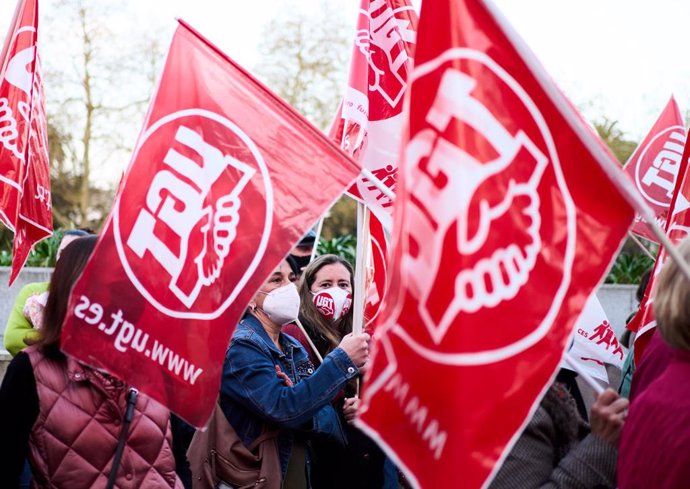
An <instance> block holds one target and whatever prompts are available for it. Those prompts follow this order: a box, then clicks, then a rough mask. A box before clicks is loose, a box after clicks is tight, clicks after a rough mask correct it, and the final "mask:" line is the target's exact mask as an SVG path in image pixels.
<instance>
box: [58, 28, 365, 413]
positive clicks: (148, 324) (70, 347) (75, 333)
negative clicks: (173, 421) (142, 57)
mask: <svg viewBox="0 0 690 489" xmlns="http://www.w3.org/2000/svg"><path fill="white" fill-rule="evenodd" d="M180 23H181V25H180V26H178V29H177V31H176V33H175V35H174V37H173V41H172V44H171V46H170V50H169V53H168V57H167V60H166V64H165V67H164V69H163V73H162V75H161V79H160V81H159V85H158V88H157V90H156V92H155V94H154V96H153V99H152V102H151V105H150V107H149V111H148V114H147V116H146V119H145V122H144V127H143V129H142V132H141V134H140V136H139V140H138V142H137V146H136V149H135V151H134V154H133V157H132V161H131V163H130V165H129V168H128V169H127V172H126V174H125V177H124V179H123V181H122V183H121V185H120V189H119V191H118V195H117V199H116V202H115V204H114V206H113V209H112V212H111V214H110V216H109V217H108V220H107V222H106V225H105V229H104V231H103V233H102V235H101V237H100V238H99V241H98V244H97V246H96V249H95V251H94V254H93V256H92V257H91V259H90V260H89V262H88V263H87V265H86V268H85V270H84V272H83V274H82V276H81V277H80V278H79V280H78V281H77V283H76V285H75V287H74V289H73V292H72V295H71V298H70V303H69V307H68V312H67V318H66V320H65V324H64V326H63V337H62V347H63V349H64V350H65V351H66V352H67V353H69V354H71V355H74V356H75V357H77V358H79V359H80V360H82V361H84V362H86V363H89V364H91V365H93V366H95V367H97V368H103V369H105V370H107V371H109V372H111V373H112V374H114V375H116V376H117V377H120V378H122V379H124V380H126V381H127V382H128V383H130V384H132V385H134V386H135V387H137V388H139V389H140V390H142V391H143V392H145V393H146V394H148V395H149V396H151V397H153V398H154V399H156V400H158V401H159V402H161V403H163V404H165V405H166V406H168V407H169V408H170V409H171V410H173V411H174V412H176V413H178V414H179V415H180V416H181V417H183V418H184V419H186V420H187V421H189V422H190V423H192V424H194V425H195V426H203V425H204V424H205V422H206V420H207V419H208V417H209V415H210V414H211V412H212V410H213V405H214V403H215V400H216V399H217V396H218V388H219V385H220V376H221V369H222V365H223V360H224V356H225V352H226V349H227V347H228V344H229V339H230V335H231V334H232V332H233V329H234V327H235V325H236V324H237V322H238V321H239V319H240V318H241V316H242V315H243V314H244V312H245V308H246V305H247V303H248V302H249V301H250V299H251V298H252V297H253V295H254V293H255V291H256V290H257V289H258V288H259V287H260V286H261V284H262V283H263V282H264V280H265V279H266V277H268V276H269V275H270V273H271V272H272V271H273V269H274V268H275V267H276V266H277V265H278V264H279V263H280V261H281V260H283V259H284V257H285V256H286V254H287V253H288V252H289V250H290V248H291V247H292V245H293V244H294V243H296V242H297V241H298V240H299V239H300V237H301V236H302V235H303V234H304V232H305V231H306V230H307V229H309V228H310V227H311V225H312V224H313V223H314V222H315V221H316V220H317V218H318V217H319V216H320V215H321V214H322V213H323V212H324V211H325V210H326V209H327V208H328V207H329V205H330V204H331V203H332V202H333V201H334V200H335V199H336V198H338V197H339V196H340V195H341V194H342V192H343V191H344V190H345V189H346V188H347V187H348V186H349V185H351V183H352V182H353V180H354V178H355V177H356V175H358V174H359V172H360V168H359V166H358V165H357V164H356V163H355V162H354V161H353V160H351V159H349V158H348V157H347V156H346V155H345V154H343V153H342V152H341V151H340V150H339V149H338V148H337V147H336V146H335V145H333V143H332V142H331V141H330V140H328V139H327V138H326V137H325V136H324V135H323V134H321V133H320V132H319V131H318V130H317V129H316V128H314V127H313V126H312V125H310V124H309V123H308V122H307V121H306V120H305V119H304V118H302V117H301V116H300V115H299V114H297V112H295V111H294V110H293V109H292V108H290V107H289V106H287V105H286V104H285V103H284V102H282V101H281V100H280V99H279V98H278V97H276V96H275V95H274V94H273V93H271V92H269V91H268V90H267V89H266V88H265V87H263V86H262V85H261V84H259V83H258V82H257V81H256V80H255V79H253V78H252V77H251V76H249V75H248V73H247V72H245V71H244V70H243V69H242V68H240V67H239V66H238V65H236V64H235V63H234V62H232V61H231V60H230V59H229V58H227V57H226V56H225V55H224V54H223V53H221V52H220V51H219V50H218V49H217V48H215V47H214V46H212V45H211V44H210V43H209V42H208V41H206V40H205V39H204V38H202V37H201V36H200V35H199V34H198V33H197V32H196V31H194V30H193V29H192V28H191V27H189V26H188V25H187V24H185V23H184V22H182V21H180ZM323 165H327V166H328V169H329V171H328V172H324V171H323ZM315 179H316V180H318V182H319V185H318V192H305V191H303V190H299V189H307V188H313V184H314V181H315Z"/></svg>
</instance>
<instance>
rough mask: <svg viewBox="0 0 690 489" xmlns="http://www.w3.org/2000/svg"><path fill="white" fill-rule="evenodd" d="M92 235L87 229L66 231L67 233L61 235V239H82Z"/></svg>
mask: <svg viewBox="0 0 690 489" xmlns="http://www.w3.org/2000/svg"><path fill="white" fill-rule="evenodd" d="M92 234H93V231H91V230H90V229H87V228H78V229H68V230H67V231H65V232H63V233H62V237H63V238H64V237H65V236H76V237H77V238H83V237H86V236H90V235H92Z"/></svg>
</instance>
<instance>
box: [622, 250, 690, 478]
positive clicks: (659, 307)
mask: <svg viewBox="0 0 690 489" xmlns="http://www.w3.org/2000/svg"><path fill="white" fill-rule="evenodd" d="M679 251H680V253H681V255H682V257H683V259H684V260H685V262H686V263H688V262H690V239H687V238H686V239H685V240H684V241H683V242H682V243H681V245H680V247H679ZM655 287H656V290H655V296H654V305H653V307H654V316H655V318H656V323H657V333H658V335H660V337H661V339H662V340H663V341H664V342H665V343H666V344H667V345H668V346H669V347H670V350H671V352H670V355H669V358H668V360H664V363H665V364H667V365H666V366H665V368H663V369H658V370H657V371H658V372H659V373H658V374H657V376H656V378H655V379H653V380H651V381H650V382H649V384H648V385H646V386H645V388H644V390H640V391H638V392H637V393H636V395H635V396H634V397H633V399H632V403H631V406H630V414H629V416H628V419H627V422H626V425H625V428H624V429H623V434H622V437H621V444H620V453H619V457H618V483H619V487H620V488H621V489H636V488H645V489H646V488H650V487H654V488H655V489H681V488H686V487H688V485H689V484H690V463H688V462H690V455H688V454H690V428H688V423H687V414H688V413H689V412H690V382H689V381H688V379H690V280H688V278H687V277H685V276H684V274H683V272H682V270H681V269H680V267H678V265H677V264H676V263H675V261H673V260H671V259H669V260H667V262H666V263H665V264H664V267H663V269H662V271H661V273H660V274H659V277H658V279H657V282H656V285H655ZM656 351H661V350H656ZM648 354H652V355H654V354H655V353H654V352H645V356H643V363H644V361H646V360H647V359H648V358H647V357H648V356H649V355H648ZM661 354H662V355H663V352H662V353H661ZM642 366H643V365H640V368H642ZM635 375H637V372H635ZM634 382H635V378H634V376H633V384H634Z"/></svg>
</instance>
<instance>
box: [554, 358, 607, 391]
mask: <svg viewBox="0 0 690 489" xmlns="http://www.w3.org/2000/svg"><path fill="white" fill-rule="evenodd" d="M563 359H564V360H565V361H566V363H567V364H568V366H569V367H570V368H572V369H573V370H574V371H575V372H577V374H578V375H579V376H580V377H582V380H584V381H585V382H587V383H588V384H589V386H590V387H591V388H592V389H594V392H596V393H597V395H599V394H601V393H602V392H604V388H603V387H602V386H601V384H600V383H599V382H597V381H596V380H594V378H593V377H592V376H591V375H589V374H588V373H587V372H586V371H585V370H584V369H583V368H582V366H580V364H579V363H577V362H576V361H575V359H573V357H571V356H570V353H566V354H565V356H564V357H563Z"/></svg>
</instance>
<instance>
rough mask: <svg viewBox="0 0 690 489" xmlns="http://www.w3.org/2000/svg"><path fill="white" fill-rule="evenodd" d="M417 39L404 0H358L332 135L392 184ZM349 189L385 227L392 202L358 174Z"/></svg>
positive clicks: (412, 17)
mask: <svg viewBox="0 0 690 489" xmlns="http://www.w3.org/2000/svg"><path fill="white" fill-rule="evenodd" d="M416 39H417V13H416V12H415V11H414V8H413V7H412V5H411V4H410V2H409V1H408V0H362V3H361V6H360V10H359V18H358V20H357V33H356V37H355V43H354V48H353V50H352V61H351V63H350V73H349V77H348V83H347V88H346V90H345V95H344V96H343V102H342V104H341V107H340V110H339V113H338V114H337V115H336V118H335V121H334V123H333V127H332V128H331V131H330V132H331V137H332V138H334V139H335V140H336V141H337V142H338V143H339V144H340V145H341V147H342V149H343V151H345V152H346V153H348V154H349V155H351V156H352V157H353V158H355V159H356V160H357V161H359V162H361V163H362V164H363V166H364V167H365V168H367V169H369V170H371V172H372V173H373V174H374V176H376V177H377V178H378V179H379V180H381V181H382V182H383V183H384V185H386V186H387V187H389V188H391V190H394V189H395V186H396V180H397V177H398V154H399V147H400V143H401V141H402V134H403V129H404V124H405V119H404V116H403V101H404V97H405V92H406V91H407V88H408V86H409V83H408V77H409V72H410V70H411V69H412V57H413V54H414V46H415V43H416ZM348 192H349V193H350V194H351V195H352V196H353V197H355V198H356V199H359V200H361V201H364V202H365V203H366V204H367V206H368V207H369V208H370V209H371V211H372V212H373V213H374V215H375V216H376V217H377V218H378V219H379V220H380V221H381V222H382V223H383V225H384V227H385V228H386V229H388V230H390V228H391V213H392V209H393V202H392V201H391V199H390V198H389V197H386V196H385V195H384V194H383V193H382V192H381V191H380V190H378V189H377V188H376V187H375V186H374V185H373V184H372V183H371V182H370V181H369V180H367V179H366V178H365V177H363V176H360V177H359V178H358V179H357V181H356V183H355V185H353V186H352V187H351V188H350V189H349V190H348Z"/></svg>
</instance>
